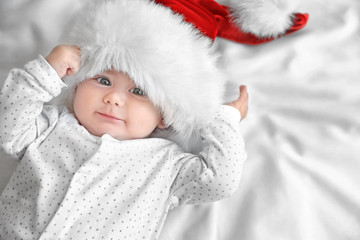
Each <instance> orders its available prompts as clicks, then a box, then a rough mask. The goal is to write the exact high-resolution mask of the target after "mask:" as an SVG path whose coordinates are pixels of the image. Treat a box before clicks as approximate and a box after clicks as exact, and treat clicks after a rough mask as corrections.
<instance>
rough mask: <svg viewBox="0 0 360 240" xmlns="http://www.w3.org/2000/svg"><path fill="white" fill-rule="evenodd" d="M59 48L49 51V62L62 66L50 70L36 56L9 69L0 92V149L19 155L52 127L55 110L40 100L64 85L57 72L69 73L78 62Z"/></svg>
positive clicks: (15, 155)
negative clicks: (15, 67) (17, 66)
mask: <svg viewBox="0 0 360 240" xmlns="http://www.w3.org/2000/svg"><path fill="white" fill-rule="evenodd" d="M65 48H66V49H67V50H69V48H68V47H65ZM61 49H63V48H62V47H60V49H59V48H55V49H54V50H53V51H52V53H50V54H49V61H50V62H51V63H52V64H54V66H63V67H62V68H61V67H60V68H57V69H58V70H55V71H54V69H53V68H52V67H51V66H52V65H49V63H48V62H47V61H46V60H45V59H44V58H43V57H41V56H40V57H39V58H38V59H36V60H33V61H31V62H29V63H27V64H26V65H25V67H24V69H12V70H11V71H10V72H9V74H8V76H7V78H6V80H5V83H4V86H3V88H2V89H1V91H0V111H1V118H0V148H1V149H2V150H3V151H5V152H7V153H9V154H11V155H12V156H14V157H15V158H19V157H21V156H22V154H23V152H24V150H25V149H26V148H27V146H28V145H29V144H30V143H31V142H33V141H34V140H35V139H36V138H38V137H39V136H40V134H41V133H42V132H44V131H45V130H46V129H48V128H49V127H50V126H52V124H54V122H55V121H56V119H57V117H58V114H59V113H58V109H57V108H56V107H54V106H44V103H46V102H49V101H50V100H52V99H53V98H54V97H55V96H57V95H59V94H60V92H61V89H62V88H63V87H66V85H65V84H64V83H63V82H62V80H61V79H60V75H61V76H62V75H63V74H64V72H65V74H72V73H74V72H75V71H77V68H78V64H74V62H76V61H77V60H76V57H75V60H74V56H73V54H69V53H65V54H64V52H66V51H62V50H61ZM71 49H74V48H72V47H71ZM59 50H61V51H59ZM60 52H62V54H60ZM71 52H72V53H73V52H75V50H74V51H71ZM58 55H59V58H58V59H56V56H58ZM65 59H70V60H68V61H66V60H65ZM69 66H73V67H72V68H70V69H74V70H72V71H69ZM57 71H59V72H57Z"/></svg>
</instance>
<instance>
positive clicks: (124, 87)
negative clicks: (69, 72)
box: [74, 71, 165, 140]
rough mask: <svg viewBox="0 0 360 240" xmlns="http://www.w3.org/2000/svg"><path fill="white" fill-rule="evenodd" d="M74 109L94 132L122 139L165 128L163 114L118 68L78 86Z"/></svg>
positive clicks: (133, 137)
mask: <svg viewBox="0 0 360 240" xmlns="http://www.w3.org/2000/svg"><path fill="white" fill-rule="evenodd" d="M74 113H75V116H76V118H77V119H78V121H79V122H80V124H81V125H83V126H84V127H85V128H86V129H87V130H88V131H89V132H90V133H91V134H93V135H95V136H102V135H104V134H109V135H110V136H112V137H114V138H116V139H119V140H129V139H140V138H145V137H147V136H149V135H150V134H151V133H152V132H153V130H154V129H155V128H156V127H158V128H164V127H165V126H164V124H163V122H162V118H161V114H160V113H159V111H158V110H157V108H156V107H155V106H154V105H153V104H152V102H151V101H150V100H149V99H148V98H147V96H146V95H144V93H143V91H142V90H141V89H139V88H137V87H136V85H135V83H134V82H133V81H132V80H131V79H130V78H129V77H128V75H127V74H124V73H122V72H116V71H106V72H105V73H103V74H101V75H98V76H95V77H93V78H91V79H88V80H85V81H83V82H82V83H80V84H79V85H78V87H77V90H76V93H75V99H74Z"/></svg>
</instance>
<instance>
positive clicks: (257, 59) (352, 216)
mask: <svg viewBox="0 0 360 240" xmlns="http://www.w3.org/2000/svg"><path fill="white" fill-rule="evenodd" d="M87 1H89V0H83V1H76V2H75V1H71V0H62V1H55V0H37V1H32V0H16V1H14V0H2V1H1V2H0V81H1V82H0V83H1V85H2V84H3V79H4V78H5V76H6V74H7V72H8V71H9V70H10V68H13V67H22V66H23V64H24V63H26V62H27V61H29V60H31V59H33V58H35V57H36V56H37V55H38V54H42V55H46V54H47V53H48V52H49V51H50V50H51V48H52V47H53V46H54V45H56V44H57V43H58V41H59V39H60V37H61V32H62V31H64V30H66V26H67V21H68V19H69V17H70V16H72V15H73V14H74V13H75V12H76V10H77V9H78V8H79V7H80V5H81V4H83V3H86V2H87ZM299 11H301V12H308V13H309V14H310V19H309V22H308V25H307V26H306V28H305V29H303V30H301V31H299V32H297V33H295V34H293V35H290V36H287V37H284V38H281V39H278V40H276V41H274V42H271V43H268V44H264V45H260V46H244V45H240V44H236V43H232V42H228V41H225V40H217V44H218V46H219V51H220V52H221V53H222V59H221V60H222V64H223V66H224V68H225V71H226V73H227V74H228V76H229V84H228V96H229V99H231V98H232V97H234V96H235V95H236V93H237V92H236V91H237V86H238V85H239V84H247V85H248V89H249V94H250V109H249V115H248V117H247V119H246V120H245V121H244V122H243V124H242V128H243V132H244V137H245V140H246V148H247V151H248V160H247V162H246V164H245V168H244V175H243V179H242V183H241V185H240V188H239V190H238V191H237V192H236V193H235V195H234V196H233V197H231V198H229V199H225V200H222V201H219V202H216V203H213V204H208V205H204V206H186V207H182V208H178V209H175V210H174V211H172V213H171V214H170V216H169V218H168V219H167V221H166V225H165V228H164V231H163V233H162V236H161V239H162V240H167V239H174V240H183V239H186V240H192V239H193V240H195V239H196V240H202V239H203V240H212V239H214V240H215V239H221V240H233V239H234V240H235V239H242V240H260V239H269V240H283V239H284V240H285V239H286V240H288V239H291V240H358V239H360V186H359V185H360V184H359V183H360V159H359V158H360V111H359V110H360V109H359V108H360V77H359V76H360V2H359V1H357V0H333V1H328V0H303V1H302V3H301V5H300V6H299ZM0 117H1V113H0ZM15 167H16V162H14V161H13V160H11V159H10V158H9V157H8V156H6V155H5V154H3V153H1V154H0V191H1V190H2V189H3V188H4V186H5V184H6V182H7V180H8V178H9V177H10V175H11V173H12V171H13V170H14V168H15Z"/></svg>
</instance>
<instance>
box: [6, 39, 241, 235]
mask: <svg viewBox="0 0 360 240" xmlns="http://www.w3.org/2000/svg"><path fill="white" fill-rule="evenodd" d="M79 64H80V50H79V49H78V48H77V47H75V46H69V45H60V46H57V47H55V48H54V49H53V51H52V52H51V53H50V54H49V55H48V57H47V58H46V60H45V59H43V58H42V57H39V59H37V60H34V61H32V62H30V63H28V64H27V65H26V66H25V70H19V69H14V70H12V71H11V72H10V74H9V76H8V77H7V79H6V81H5V84H4V87H3V89H2V90H1V96H0V108H1V112H2V118H1V135H0V142H1V147H2V149H3V150H4V151H6V152H8V153H10V154H12V155H13V156H14V157H17V158H19V159H20V158H21V162H20V164H19V166H18V168H17V169H16V171H15V173H14V174H13V176H12V178H11V180H10V182H9V183H8V185H7V187H6V189H5V190H4V192H3V193H2V195H1V202H0V203H1V207H0V223H1V227H0V236H1V239H90V238H95V239H101V238H106V239H115V238H116V239H125V238H128V239H142V238H145V239H156V237H157V235H158V234H159V231H160V230H161V227H162V225H163V222H164V220H165V217H166V215H167V213H168V210H169V209H170V208H171V207H174V206H178V205H182V204H185V203H192V204H199V203H203V202H209V201H215V200H218V199H221V198H223V197H226V196H229V195H230V194H231V193H232V192H233V191H235V190H236V189H237V186H238V183H239V179H240V175H241V174H240V172H241V166H242V164H243V161H244V159H245V156H246V155H245V152H244V146H243V142H242V140H241V138H240V133H239V129H238V122H239V120H240V117H242V118H244V117H245V116H246V114H247V108H248V96H247V92H246V87H244V86H242V87H241V88H240V96H239V98H238V99H237V100H235V101H234V102H231V103H229V104H228V105H229V106H223V107H221V108H220V109H219V111H218V113H217V114H218V115H216V116H214V118H213V120H212V121H211V122H210V123H209V125H208V126H207V127H206V129H205V130H204V133H203V138H204V139H205V141H204V142H203V149H202V151H201V153H200V154H199V155H193V154H189V153H184V152H183V151H182V150H181V149H180V148H179V147H178V146H177V145H176V144H174V143H172V142H170V141H168V140H165V139H158V138H149V136H150V135H151V133H152V132H153V131H154V129H156V128H160V129H162V128H165V127H166V126H165V124H164V122H163V119H162V115H161V113H160V112H159V110H158V109H157V108H156V106H154V105H153V104H152V102H151V101H149V99H148V98H147V96H146V93H145V92H144V91H143V90H142V89H140V88H138V87H137V86H136V85H135V84H134V82H133V81H132V80H131V79H130V78H129V76H128V75H127V74H125V73H123V72H117V71H113V70H108V71H106V72H103V73H100V74H99V75H96V76H94V77H93V78H90V79H87V80H85V81H83V82H81V83H80V84H79V85H78V86H77V89H76V92H75V97H74V105H73V108H74V113H70V112H68V111H67V110H66V109H65V108H60V107H57V106H52V105H44V103H45V102H48V101H50V100H51V99H52V98H53V97H55V96H56V95H58V94H59V93H60V90H61V88H62V87H65V84H64V83H63V82H62V80H61V78H62V77H65V76H67V75H72V74H75V73H76V72H77V71H78V69H79Z"/></svg>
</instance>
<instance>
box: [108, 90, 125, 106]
mask: <svg viewBox="0 0 360 240" xmlns="http://www.w3.org/2000/svg"><path fill="white" fill-rule="evenodd" d="M104 102H105V103H107V104H111V105H114V106H117V107H121V106H123V105H124V104H125V102H126V96H125V95H124V94H122V93H119V92H117V91H111V92H109V93H108V94H106V95H105V97H104Z"/></svg>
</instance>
